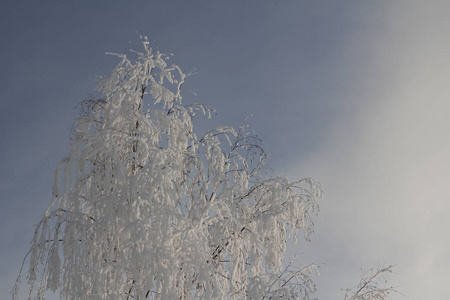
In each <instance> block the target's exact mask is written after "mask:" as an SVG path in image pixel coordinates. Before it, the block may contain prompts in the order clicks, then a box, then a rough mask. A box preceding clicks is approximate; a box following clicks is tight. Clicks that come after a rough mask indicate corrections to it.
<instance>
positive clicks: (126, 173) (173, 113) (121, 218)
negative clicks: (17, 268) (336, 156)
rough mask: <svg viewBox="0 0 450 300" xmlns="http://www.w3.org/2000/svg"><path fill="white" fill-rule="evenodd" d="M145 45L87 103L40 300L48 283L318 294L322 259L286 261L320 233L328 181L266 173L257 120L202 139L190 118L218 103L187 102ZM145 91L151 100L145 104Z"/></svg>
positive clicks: (190, 293) (55, 207)
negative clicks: (316, 226)
mask: <svg viewBox="0 0 450 300" xmlns="http://www.w3.org/2000/svg"><path fill="white" fill-rule="evenodd" d="M142 42H143V46H144V51H143V52H142V53H140V52H132V53H131V55H128V56H127V55H117V56H119V57H120V59H121V61H120V63H119V64H118V65H117V67H116V68H115V69H114V70H113V71H112V74H111V75H110V76H109V77H107V78H101V79H100V81H99V84H98V91H99V92H101V93H102V95H103V96H102V99H92V100H88V101H85V102H84V103H83V108H84V113H83V114H82V116H81V117H80V118H78V119H77V120H76V124H75V127H74V133H73V137H72V139H71V143H70V152H69V153H70V154H69V156H68V157H66V158H64V159H63V160H62V161H61V163H60V164H59V166H58V168H57V170H56V175H55V184H54V188H53V200H52V202H51V204H50V205H49V207H48V210H47V211H46V213H45V215H44V217H43V218H42V220H41V221H40V222H39V224H38V225H37V227H36V230H35V233H34V238H33V241H32V246H31V250H30V253H31V256H30V269H29V271H28V281H29V282H28V283H29V285H30V293H29V298H30V299H44V297H45V292H46V291H47V290H51V291H59V293H60V295H61V298H63V299H293V298H297V297H298V296H300V295H309V294H310V293H311V292H313V291H314V289H315V286H314V284H313V282H312V280H311V278H310V274H311V273H313V272H314V271H315V269H316V265H314V264H312V265H309V266H305V267H301V266H298V265H297V268H291V265H288V266H287V267H286V266H283V264H282V260H283V257H284V255H285V251H286V241H287V239H288V238H290V237H293V238H294V239H295V238H296V237H297V235H298V233H299V232H302V233H303V236H304V238H305V239H306V240H308V239H309V235H310V234H311V232H312V228H313V221H312V219H311V217H312V216H313V215H314V214H315V213H317V211H318V202H317V201H318V199H319V198H320V197H321V193H322V192H321V188H320V186H319V185H318V184H316V183H315V182H313V181H312V180H311V179H309V178H305V179H302V180H299V181H295V182H290V181H289V180H288V179H287V178H285V177H283V176H272V177H271V176H268V175H267V173H268V172H266V168H265V159H266V155H265V153H264V151H263V149H262V148H261V146H260V141H259V139H258V138H257V137H256V135H255V134H254V133H253V132H252V131H251V130H249V128H248V127H246V126H241V127H238V128H231V127H220V128H216V129H213V130H210V131H208V132H207V133H206V134H204V135H202V136H201V137H197V136H196V134H195V131H194V128H193V122H192V119H193V118H194V116H195V115H196V114H198V113H201V114H206V115H208V116H210V115H211V112H213V109H211V108H210V107H208V106H206V105H201V104H191V105H186V106H183V105H182V102H181V100H182V96H181V91H182V89H181V87H182V84H183V82H184V80H185V77H186V75H185V74H184V73H183V72H182V71H181V69H180V68H179V67H178V66H175V65H172V66H168V65H167V58H168V56H167V55H164V54H162V53H159V52H158V51H153V50H152V49H151V48H149V44H148V41H147V39H146V38H143V39H142ZM129 56H131V57H129ZM146 95H151V97H152V98H153V100H154V106H152V108H153V109H149V110H147V109H144V98H147V97H146ZM19 281H20V276H19V279H18V282H17V284H16V286H15V288H14V290H13V292H12V294H13V299H14V298H15V297H17V289H18V283H19Z"/></svg>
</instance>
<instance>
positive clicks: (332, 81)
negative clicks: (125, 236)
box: [0, 0, 450, 300]
mask: <svg viewBox="0 0 450 300" xmlns="http://www.w3.org/2000/svg"><path fill="white" fill-rule="evenodd" d="M449 6H450V5H449V4H447V2H445V1H396V2H395V4H393V3H388V1H356V0H355V1H221V2H219V1H181V0H180V1H149V0H147V1H143V0H141V1H139V0H137V1H126V2H125V1H106V0H104V1H101V0H99V1H72V2H70V3H69V2H68V1H67V2H63V1H45V2H43V1H39V2H37V1H31V2H30V1H3V2H2V9H1V15H0V25H1V26H0V34H1V35H0V36H1V38H2V43H1V45H0V54H1V56H0V63H1V65H0V66H1V70H2V72H1V75H0V76H1V80H0V87H1V91H2V97H1V100H0V140H1V141H2V147H0V203H1V210H0V228H1V229H0V239H1V241H2V242H1V243H0V290H1V291H2V292H1V293H0V294H1V295H7V293H8V291H9V290H10V288H11V287H12V285H13V283H14V280H15V277H16V275H17V273H18V269H19V267H20V264H21V260H22V258H23V256H24V255H25V254H26V252H27V251H28V247H29V244H28V242H29V241H30V239H31V236H32V233H33V229H34V228H33V224H36V223H37V222H38V221H39V219H40V217H41V216H42V215H43V213H44V211H45V208H46V206H47V204H48V203H49V201H50V198H51V197H50V196H51V194H50V193H51V187H52V183H53V172H54V170H55V168H56V166H57V164H58V162H59V160H60V158H62V157H63V156H66V155H67V153H68V144H69V133H70V129H71V125H72V121H73V119H74V118H76V117H77V111H76V110H75V109H74V107H75V106H76V105H77V104H78V103H79V102H80V101H81V100H83V99H85V98H87V96H88V95H89V94H90V93H91V92H92V91H93V88H94V86H95V78H96V75H101V74H104V75H107V74H108V73H109V72H110V71H111V69H112V68H113V67H114V66H115V64H116V63H117V62H118V61H117V59H116V58H115V57H112V56H107V55H105V54H104V53H105V52H117V53H123V52H124V51H126V50H127V49H130V48H131V49H138V48H139V45H138V38H139V35H147V36H148V37H149V40H150V41H151V43H152V45H153V47H154V48H158V49H159V50H161V51H163V52H170V53H173V54H174V57H173V58H172V61H173V62H174V63H176V64H179V65H180V66H182V67H183V69H184V70H185V71H186V72H190V71H196V72H197V74H196V75H195V76H191V77H189V78H188V82H187V83H186V84H185V85H184V87H185V89H187V90H188V89H189V90H193V91H195V93H196V94H197V95H196V96H195V95H194V94H193V93H189V92H186V93H185V94H184V99H185V100H184V101H185V103H192V102H200V103H205V104H209V105H212V106H213V107H215V108H216V109H217V110H218V116H217V117H216V118H215V120H213V121H200V122H199V126H201V127H207V126H209V127H212V126H216V125H219V124H220V125H236V124H240V123H241V122H242V121H243V120H244V119H245V118H246V117H247V116H249V115H253V117H251V118H250V119H249V123H250V124H251V126H252V127H253V129H254V130H255V131H256V132H257V133H258V135H259V136H260V137H261V138H262V139H263V142H264V145H265V149H266V151H267V152H269V153H270V154H271V156H270V161H269V163H270V165H271V166H272V167H273V168H274V169H275V171H276V172H277V173H285V174H287V175H288V176H289V177H290V178H291V179H296V178H301V177H305V176H311V177H313V178H315V179H316V180H317V181H319V182H321V183H322V185H323V188H324V191H325V198H324V200H323V201H322V203H321V213H320V215H319V217H318V218H316V233H315V235H313V237H312V243H311V244H308V245H305V243H300V245H297V246H292V247H291V249H290V252H295V251H298V252H300V253H302V255H301V256H300V258H301V259H302V260H303V261H304V263H305V264H307V263H310V262H321V263H324V264H323V265H321V275H320V277H319V278H317V282H318V288H319V291H318V293H317V296H318V297H320V299H322V300H327V299H343V293H342V292H341V291H340V289H341V288H346V287H350V286H352V285H353V284H356V283H357V281H358V280H359V277H360V269H359V268H360V267H361V268H364V269H367V268H370V267H377V266H387V265H389V264H397V267H396V272H397V273H398V274H397V275H395V276H393V277H392V278H391V279H392V284H394V285H398V286H399V287H398V290H399V291H401V292H402V293H403V294H405V295H406V297H404V296H401V295H395V294H394V295H392V299H412V300H416V299H417V300H419V299H445V298H447V297H446V295H447V291H446V282H447V281H448V270H449V269H450V264H449V261H448V258H447V256H446V254H447V251H448V250H449V249H450V239H449V238H448V233H447V231H448V230H447V228H448V227H449V225H450V221H449V220H448V216H449V213H450V204H449V201H448V198H449V195H450V185H449V184H448V180H449V179H450V158H449V153H450V139H449V136H448V131H449V129H450V118H448V114H449V111H450V101H449V99H448V97H449V95H450V92H448V91H447V89H448V88H447V87H448V83H447V82H448V79H450V58H449V56H448V53H450V37H449V36H448V32H450V21H449V19H448V17H447V15H446V13H447V12H448V11H449ZM138 50H139V49H138ZM22 287H25V286H22ZM3 297H4V296H2V298H3ZM5 297H6V296H5Z"/></svg>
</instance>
